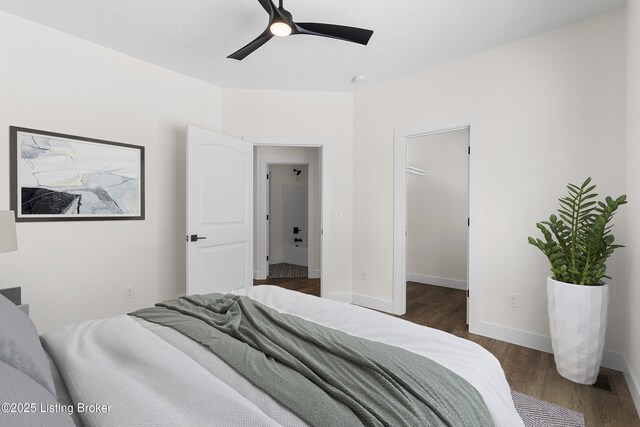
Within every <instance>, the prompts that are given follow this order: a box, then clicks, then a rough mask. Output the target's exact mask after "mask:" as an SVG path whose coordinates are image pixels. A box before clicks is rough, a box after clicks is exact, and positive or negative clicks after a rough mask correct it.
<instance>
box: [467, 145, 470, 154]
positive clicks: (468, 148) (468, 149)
mask: <svg viewBox="0 0 640 427" xmlns="http://www.w3.org/2000/svg"><path fill="white" fill-rule="evenodd" d="M467 152H468V153H469V154H471V146H468V147H467Z"/></svg>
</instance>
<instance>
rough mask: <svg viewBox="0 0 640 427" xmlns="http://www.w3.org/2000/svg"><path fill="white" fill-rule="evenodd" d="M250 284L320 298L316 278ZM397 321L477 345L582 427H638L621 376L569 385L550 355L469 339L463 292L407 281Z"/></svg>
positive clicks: (516, 383)
mask: <svg viewBox="0 0 640 427" xmlns="http://www.w3.org/2000/svg"><path fill="white" fill-rule="evenodd" d="M254 284H270V285H277V286H282V287H284V288H287V289H292V290H296V291H299V292H304V293H308V294H311V295H316V296H319V295H320V280H319V279H305V278H300V279H267V280H260V281H255V282H254ZM400 317H401V318H402V319H405V320H408V321H410V322H414V323H417V324H420V325H424V326H430V327H432V328H435V329H440V330H443V331H446V332H449V333H452V334H454V335H457V336H459V337H462V338H465V339H468V340H471V341H474V342H476V343H478V344H480V345H481V346H483V347H484V348H486V349H487V350H488V351H490V352H491V353H493V355H494V356H495V357H496V358H497V359H498V360H499V361H500V363H501V364H502V368H503V369H504V371H505V374H506V376H507V381H508V382H509V385H510V386H511V388H512V389H513V390H516V391H519V392H521V393H525V394H528V395H530V396H534V397H537V398H539V399H543V400H546V401H548V402H553V403H556V404H558V405H560V406H564V407H565V408H569V409H572V410H574V411H578V412H582V413H583V414H584V415H585V421H586V427H640V418H638V413H637V411H636V409H635V406H634V404H633V400H632V398H631V395H630V393H629V388H628V387H627V384H626V382H625V379H624V375H623V374H622V373H621V372H619V371H614V370H611V369H606V368H602V370H601V373H603V374H605V375H606V376H607V377H608V378H609V381H610V383H611V386H612V389H613V392H607V391H603V390H599V389H597V388H594V387H592V386H585V385H580V384H575V383H572V382H571V381H569V380H566V379H564V378H562V377H561V376H560V375H559V374H558V373H557V372H556V369H555V364H554V361H553V355H552V354H549V353H544V352H542V351H537V350H532V349H530V348H526V347H521V346H518V345H514V344H509V343H506V342H504V341H498V340H494V339H491V338H486V337H482V336H479V335H474V334H470V333H469V331H468V329H467V325H466V323H465V319H466V298H465V292H464V291H459V290H456V289H449V288H442V287H439V286H431V285H423V284H418V283H412V282H408V283H407V313H406V314H405V315H403V316H400Z"/></svg>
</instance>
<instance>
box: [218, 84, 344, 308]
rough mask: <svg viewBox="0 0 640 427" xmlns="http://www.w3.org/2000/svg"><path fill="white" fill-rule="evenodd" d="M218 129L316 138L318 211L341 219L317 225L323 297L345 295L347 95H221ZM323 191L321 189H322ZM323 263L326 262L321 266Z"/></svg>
mask: <svg viewBox="0 0 640 427" xmlns="http://www.w3.org/2000/svg"><path fill="white" fill-rule="evenodd" d="M222 106H223V108H222V129H223V130H224V132H225V133H228V134H230V135H239V136H247V137H282V138H288V139H290V140H294V139H296V138H302V139H305V138H312V137H313V138H316V137H317V138H321V139H322V140H323V141H324V142H325V144H326V147H325V148H326V150H325V154H327V153H328V156H326V157H327V163H326V164H324V165H322V168H323V174H324V175H325V177H326V178H327V181H328V191H329V196H328V198H327V199H328V200H324V203H325V206H323V210H329V211H338V212H340V213H341V214H342V218H343V219H341V220H330V221H329V223H327V224H323V229H324V235H323V241H324V243H325V245H327V249H328V253H329V257H328V258H329V259H328V260H323V261H322V263H323V265H322V268H323V271H322V274H323V276H322V283H323V287H324V289H323V291H324V292H325V293H326V294H327V296H330V297H335V296H336V294H342V293H350V292H351V280H350V279H351V277H352V265H353V262H352V247H353V245H352V227H353V218H352V208H353V95H352V94H350V93H337V92H336V93H331V92H292V91H262V90H239V89H223V90H222ZM323 190H324V188H323ZM325 261H326V262H325Z"/></svg>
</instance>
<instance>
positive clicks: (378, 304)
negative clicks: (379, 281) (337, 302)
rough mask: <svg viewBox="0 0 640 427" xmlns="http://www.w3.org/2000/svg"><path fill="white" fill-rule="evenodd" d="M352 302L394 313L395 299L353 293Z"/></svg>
mask: <svg viewBox="0 0 640 427" xmlns="http://www.w3.org/2000/svg"><path fill="white" fill-rule="evenodd" d="M351 302H352V304H355V305H360V306H362V307H367V308H372V309H374V310H379V311H385V312H387V313H393V301H391V300H387V299H380V298H373V297H368V296H366V295H358V294H353V295H352V298H351Z"/></svg>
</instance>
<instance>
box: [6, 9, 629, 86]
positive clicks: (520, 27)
mask: <svg viewBox="0 0 640 427" xmlns="http://www.w3.org/2000/svg"><path fill="white" fill-rule="evenodd" d="M624 2H625V0H400V1H398V0H396V1H391V0H351V1H344V0H315V1H302V0H285V4H284V6H285V8H286V9H287V10H289V11H290V12H291V13H292V14H293V17H294V20H296V21H298V22H323V23H331V24H341V25H349V26H355V27H363V28H368V29H371V30H374V34H373V37H372V38H371V41H370V42H369V45H368V46H361V45H358V44H353V43H347V42H342V41H338V40H333V39H328V38H323V37H311V36H293V37H287V38H273V39H272V40H271V41H269V42H268V43H267V44H266V45H264V46H263V47H261V48H260V49H258V50H257V51H256V52H254V53H253V54H251V55H249V56H248V57H247V58H246V59H245V60H243V61H236V60H233V59H227V58H226V57H227V55H229V54H231V53H232V52H235V51H236V50H237V49H239V48H241V47H242V46H244V45H245V44H247V43H248V42H250V41H251V40H253V39H254V38H255V37H257V36H258V35H259V34H260V33H261V32H262V31H263V30H264V28H265V27H266V24H267V21H268V15H267V14H266V12H265V11H264V9H263V8H262V7H261V6H260V4H259V3H258V0H0V9H2V10H5V11H7V12H9V13H12V14H14V15H18V16H21V17H24V18H26V19H29V20H31V21H35V22H38V23H40V24H44V25H47V26H49V27H52V28H56V29H58V30H61V31H64V32H66V33H69V34H72V35H75V36H77V37H80V38H83V39H86V40H89V41H92V42H94V43H97V44H100V45H103V46H106V47H109V48H111V49H114V50H117V51H120V52H123V53H125V54H128V55H131V56H134V57H137V58H140V59H143V60H145V61H148V62H151V63H153V64H157V65H160V66H162V67H165V68H168V69H171V70H174V71H177V72H179V73H182V74H186V75H189V76H192V77H195V78H197V79H200V80H203V81H205V82H210V83H212V84H214V85H217V86H221V87H234V88H250V89H292V90H323V91H352V90H355V89H359V88H361V87H366V86H368V85H372V84H376V83H380V82H383V81H386V80H391V79H394V78H397V77H400V76H404V75H408V74H412V73H415V72H417V71H420V70H423V69H426V68H429V67H432V66H434V65H437V64H441V63H444V62H447V61H450V60H453V59H456V58H461V57H463V56H466V55H470V54H473V53H476V52H480V51H482V50H486V49H489V48H492V47H495V46H498V45H501V44H504V43H508V42H510V41H514V40H517V39H520V38H523V37H526V36H529V35H532V34H535V33H538V32H542V31H545V30H548V29H551V28H554V27H558V26H560V25H563V24H566V23H569V22H572V21H576V20H579V19H582V18H585V17H587V16H590V15H594V14H597V13H600V12H603V11H605V10H607V9H611V8H614V7H617V6H621V5H622V4H624ZM276 5H277V0H276ZM360 74H361V75H364V76H366V82H365V83H364V84H361V85H354V84H352V83H351V79H352V77H353V76H355V75H360Z"/></svg>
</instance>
